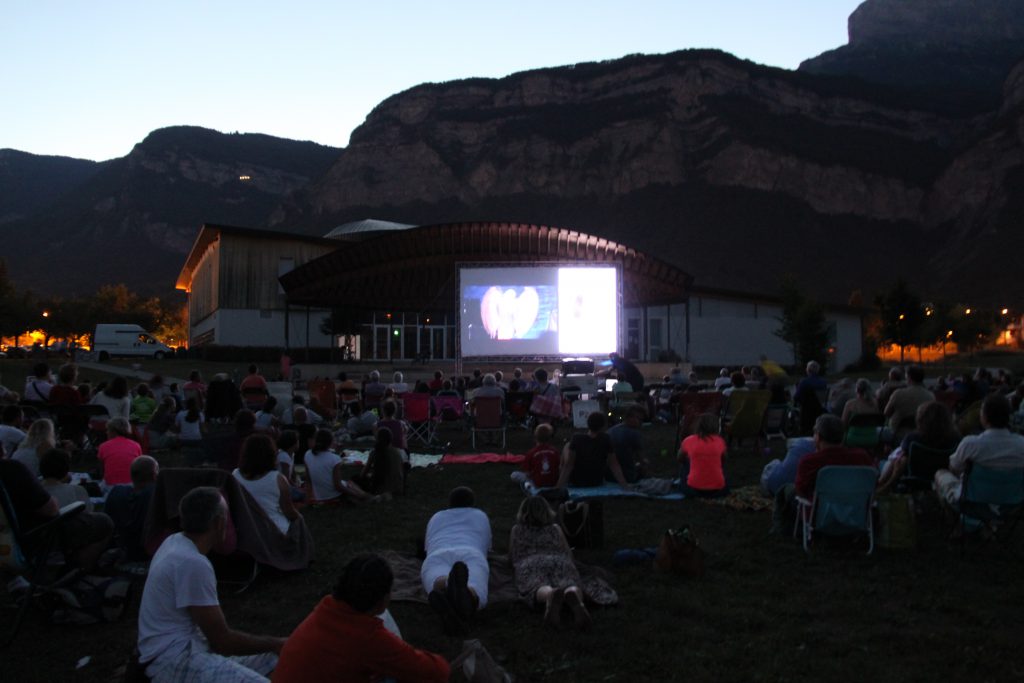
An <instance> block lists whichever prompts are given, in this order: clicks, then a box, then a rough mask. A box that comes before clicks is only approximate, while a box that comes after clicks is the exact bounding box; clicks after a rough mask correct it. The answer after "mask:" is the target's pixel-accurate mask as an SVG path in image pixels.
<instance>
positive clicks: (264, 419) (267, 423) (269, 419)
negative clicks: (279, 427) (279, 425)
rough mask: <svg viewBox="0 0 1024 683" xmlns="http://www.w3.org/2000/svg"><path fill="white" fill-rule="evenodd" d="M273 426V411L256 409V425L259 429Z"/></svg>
mask: <svg viewBox="0 0 1024 683" xmlns="http://www.w3.org/2000/svg"><path fill="white" fill-rule="evenodd" d="M273 426H274V413H269V412H266V411H263V410H258V411H256V427H257V428H259V429H270V428H271V427H273Z"/></svg>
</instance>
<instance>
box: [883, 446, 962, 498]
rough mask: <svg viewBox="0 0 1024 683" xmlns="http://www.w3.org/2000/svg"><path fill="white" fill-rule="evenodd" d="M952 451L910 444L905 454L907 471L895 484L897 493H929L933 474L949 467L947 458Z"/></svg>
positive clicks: (933, 477)
mask: <svg viewBox="0 0 1024 683" xmlns="http://www.w3.org/2000/svg"><path fill="white" fill-rule="evenodd" d="M952 453H953V449H950V448H929V447H928V446H925V445H924V444H922V443H917V442H913V443H911V444H910V452H909V453H907V469H906V471H904V473H903V476H902V477H900V480H899V481H898V482H896V488H897V490H899V491H906V492H913V491H931V490H932V482H933V481H934V479H935V473H936V472H938V471H939V470H941V469H945V468H947V467H949V456H950V455H952Z"/></svg>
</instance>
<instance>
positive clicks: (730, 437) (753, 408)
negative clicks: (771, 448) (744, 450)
mask: <svg viewBox="0 0 1024 683" xmlns="http://www.w3.org/2000/svg"><path fill="white" fill-rule="evenodd" d="M770 400H771V392H769V391H734V392H732V393H731V394H730V395H729V396H728V403H727V404H726V409H725V413H726V414H725V415H724V416H723V417H722V435H723V436H725V438H726V441H728V442H729V443H730V444H731V443H732V442H733V441H734V440H735V441H736V442H738V443H739V444H741V445H742V443H743V440H744V439H749V438H751V437H753V439H754V440H755V443H754V445H755V447H756V446H757V445H759V444H760V442H761V433H762V429H761V427H762V425H763V424H764V413H765V410H766V409H767V408H768V401H770Z"/></svg>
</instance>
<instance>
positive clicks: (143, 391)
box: [135, 382, 153, 398]
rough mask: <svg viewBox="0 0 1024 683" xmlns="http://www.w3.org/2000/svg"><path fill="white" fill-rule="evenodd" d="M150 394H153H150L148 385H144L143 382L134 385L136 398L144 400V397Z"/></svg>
mask: <svg viewBox="0 0 1024 683" xmlns="http://www.w3.org/2000/svg"><path fill="white" fill-rule="evenodd" d="M152 393H153V392H151V391H150V390H149V385H148V384H146V383H145V382H140V383H139V384H138V385H136V387H135V395H136V396H142V397H143V398H145V397H146V396H150V395H152Z"/></svg>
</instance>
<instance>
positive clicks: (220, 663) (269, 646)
mask: <svg viewBox="0 0 1024 683" xmlns="http://www.w3.org/2000/svg"><path fill="white" fill-rule="evenodd" d="M178 511H179V516H180V519H181V529H182V530H181V531H180V532H179V533H176V534H173V535H171V536H169V537H168V538H167V539H166V540H164V542H163V543H162V544H161V545H160V549H159V550H157V552H156V554H155V555H154V556H153V562H152V563H151V564H150V567H149V575H148V576H147V577H146V585H145V588H144V589H143V591H142V603H141V604H140V606H139V641H138V645H139V661H140V662H142V664H143V665H144V666H145V672H146V675H147V676H149V678H150V680H152V681H154V683H164V682H165V681H166V682H168V683H171V682H177V681H204V682H205V681H209V682H210V683H213V682H216V681H266V680H267V678H266V676H267V675H269V674H270V672H271V671H273V670H274V667H275V666H276V665H277V654H278V653H279V652H280V651H281V648H282V647H283V646H284V643H285V639H284V638H277V637H273V636H257V635H250V634H248V633H244V632H242V631H236V630H234V629H232V628H230V627H229V626H228V624H227V621H226V620H225V618H224V612H223V611H221V607H220V601H219V600H218V598H217V577H216V576H215V575H214V572H213V565H212V564H210V560H208V559H207V558H206V554H207V553H209V552H210V550H211V549H212V548H213V547H214V546H216V545H217V544H218V543H221V542H223V541H224V538H225V530H226V529H227V516H228V509H227V505H226V504H225V502H224V499H223V498H222V497H221V494H220V491H218V490H217V489H215V488H213V487H211V486H200V487H198V488H195V489H192V490H191V491H189V492H188V493H187V494H185V496H184V497H183V498H182V499H181V503H180V504H179V506H178Z"/></svg>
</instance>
